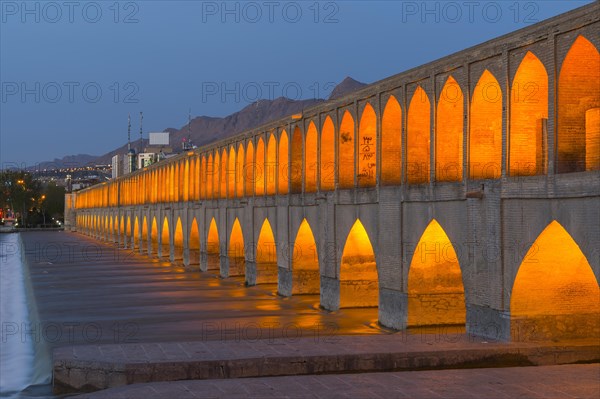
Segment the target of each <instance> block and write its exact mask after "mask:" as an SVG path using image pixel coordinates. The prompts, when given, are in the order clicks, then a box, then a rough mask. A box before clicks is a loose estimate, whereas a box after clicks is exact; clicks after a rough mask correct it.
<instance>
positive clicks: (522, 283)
mask: <svg viewBox="0 0 600 399" xmlns="http://www.w3.org/2000/svg"><path fill="white" fill-rule="evenodd" d="M510 311H511V315H512V316H515V317H517V320H515V324H516V326H515V327H516V328H513V338H515V339H517V340H528V339H536V338H537V339H540V338H541V339H560V338H593V337H595V338H599V337H600V334H599V329H600V289H599V288H598V280H597V279H596V276H594V272H593V271H592V268H591V266H590V264H589V262H588V261H587V259H586V257H585V256H584V254H583V253H582V252H581V249H579V246H578V245H577V243H576V242H575V241H574V240H573V238H572V237H571V235H570V234H569V233H568V232H567V231H566V230H565V229H564V228H563V227H562V226H561V225H560V224H559V223H558V222H556V221H553V222H552V223H550V224H549V225H548V226H547V227H546V228H545V229H544V231H543V232H542V233H541V234H540V235H539V236H538V238H537V239H536V240H535V242H534V243H533V245H532V246H531V248H530V249H529V251H528V252H527V254H526V255H525V257H524V258H523V261H522V263H521V266H520V267H519V270H518V272H517V275H516V277H515V282H514V285H513V289H512V295H511V301H510ZM518 327H520V328H518ZM516 334H518V336H516Z"/></svg>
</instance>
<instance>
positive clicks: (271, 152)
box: [265, 133, 277, 195]
mask: <svg viewBox="0 0 600 399" xmlns="http://www.w3.org/2000/svg"><path fill="white" fill-rule="evenodd" d="M265 178H266V183H265V184H266V189H267V195H275V192H276V189H277V185H276V183H277V181H276V178H277V138H276V137H275V133H271V134H269V141H268V144H267V163H266V164H265Z"/></svg>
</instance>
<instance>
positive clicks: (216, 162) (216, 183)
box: [212, 149, 221, 199]
mask: <svg viewBox="0 0 600 399" xmlns="http://www.w3.org/2000/svg"><path fill="white" fill-rule="evenodd" d="M220 175H221V155H220V154H219V150H218V149H217V150H215V157H214V158H213V176H212V177H213V185H212V186H213V199H217V198H219V197H220V195H219V191H220V189H221V182H220V180H219V177H220Z"/></svg>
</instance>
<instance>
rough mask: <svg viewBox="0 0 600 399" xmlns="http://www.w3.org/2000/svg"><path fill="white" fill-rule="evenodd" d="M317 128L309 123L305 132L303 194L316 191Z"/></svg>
mask: <svg viewBox="0 0 600 399" xmlns="http://www.w3.org/2000/svg"><path fill="white" fill-rule="evenodd" d="M317 137H318V134H317V127H316V126H315V124H314V122H312V121H311V122H310V124H309V125H308V130H307V131H306V145H305V147H304V179H305V181H304V192H307V193H314V192H316V191H317V170H318V166H319V165H318V163H317Z"/></svg>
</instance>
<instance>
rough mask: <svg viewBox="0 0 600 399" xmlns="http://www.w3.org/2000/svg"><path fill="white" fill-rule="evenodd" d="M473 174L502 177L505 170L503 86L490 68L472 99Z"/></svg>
mask: <svg viewBox="0 0 600 399" xmlns="http://www.w3.org/2000/svg"><path fill="white" fill-rule="evenodd" d="M470 119H471V123H470V129H469V176H470V177H471V178H472V179H498V178H500V175H501V173H502V88H501V87H500V84H499V83H498V81H497V80H496V78H495V77H494V75H492V74H491V73H490V71H488V70H487V69H486V70H485V71H484V72H483V74H482V75H481V77H480V78H479V81H478V82H477V85H476V86H475V89H474V90H473V97H472V100H471V115H470Z"/></svg>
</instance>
